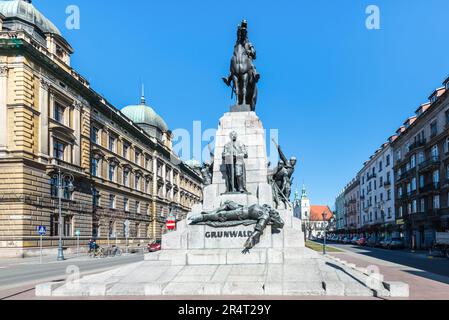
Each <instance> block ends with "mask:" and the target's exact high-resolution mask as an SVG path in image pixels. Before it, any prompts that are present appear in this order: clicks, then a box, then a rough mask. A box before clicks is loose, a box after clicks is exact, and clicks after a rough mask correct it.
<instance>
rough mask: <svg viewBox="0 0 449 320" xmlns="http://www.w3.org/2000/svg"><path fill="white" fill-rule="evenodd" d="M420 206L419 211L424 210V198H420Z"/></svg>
mask: <svg viewBox="0 0 449 320" xmlns="http://www.w3.org/2000/svg"><path fill="white" fill-rule="evenodd" d="M420 203H421V204H420V208H419V211H420V212H426V200H425V199H421V200H420Z"/></svg>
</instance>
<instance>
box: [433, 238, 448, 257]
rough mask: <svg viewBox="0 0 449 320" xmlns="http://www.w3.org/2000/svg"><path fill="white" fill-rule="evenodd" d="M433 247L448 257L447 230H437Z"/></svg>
mask: <svg viewBox="0 0 449 320" xmlns="http://www.w3.org/2000/svg"><path fill="white" fill-rule="evenodd" d="M435 247H436V248H437V249H439V250H440V251H441V253H442V254H443V255H445V256H446V258H448V259H449V232H437V233H436V238H435Z"/></svg>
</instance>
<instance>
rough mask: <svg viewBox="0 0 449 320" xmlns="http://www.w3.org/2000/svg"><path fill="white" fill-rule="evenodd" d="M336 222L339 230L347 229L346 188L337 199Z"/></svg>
mask: <svg viewBox="0 0 449 320" xmlns="http://www.w3.org/2000/svg"><path fill="white" fill-rule="evenodd" d="M335 223H336V231H337V232H340V231H344V230H346V219H345V191H344V190H343V191H342V192H340V194H339V195H338V196H337V198H336V199H335Z"/></svg>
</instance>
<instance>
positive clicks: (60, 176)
mask: <svg viewBox="0 0 449 320" xmlns="http://www.w3.org/2000/svg"><path fill="white" fill-rule="evenodd" d="M53 179H57V188H58V214H59V217H58V219H59V221H58V230H59V231H58V235H59V240H58V261H64V260H65V259H64V251H63V249H62V233H63V224H62V197H63V195H64V189H66V188H67V190H68V191H69V192H70V193H71V192H73V190H74V189H75V187H74V186H73V181H74V180H75V178H74V177H73V175H71V174H70V173H62V172H61V169H58V173H57V174H55V175H53ZM63 182H66V183H67V185H66V186H65V185H64V183H63Z"/></svg>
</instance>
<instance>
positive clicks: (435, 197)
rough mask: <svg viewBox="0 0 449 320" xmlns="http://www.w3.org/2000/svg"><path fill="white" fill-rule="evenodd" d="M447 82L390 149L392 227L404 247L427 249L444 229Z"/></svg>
mask: <svg viewBox="0 0 449 320" xmlns="http://www.w3.org/2000/svg"><path fill="white" fill-rule="evenodd" d="M448 84H449V79H447V80H446V81H444V83H443V87H440V88H438V89H436V90H435V91H434V92H433V93H432V95H431V96H430V97H429V101H428V102H427V103H425V104H423V105H421V106H419V108H418V109H417V110H416V111H415V116H414V117H413V118H411V119H410V120H409V121H407V122H406V124H405V126H404V127H403V128H402V129H401V130H400V134H399V136H398V138H397V139H396V140H395V141H394V142H393V143H392V148H393V154H394V171H395V185H394V187H395V190H396V200H395V207H396V213H397V223H398V224H400V225H402V226H403V229H404V232H405V238H406V242H407V244H408V245H409V246H410V247H413V248H416V249H422V248H428V247H430V246H431V245H432V243H433V241H434V239H435V232H436V231H445V230H447V229H449V197H448V192H449V131H448V129H449V94H448V91H447V89H448Z"/></svg>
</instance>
